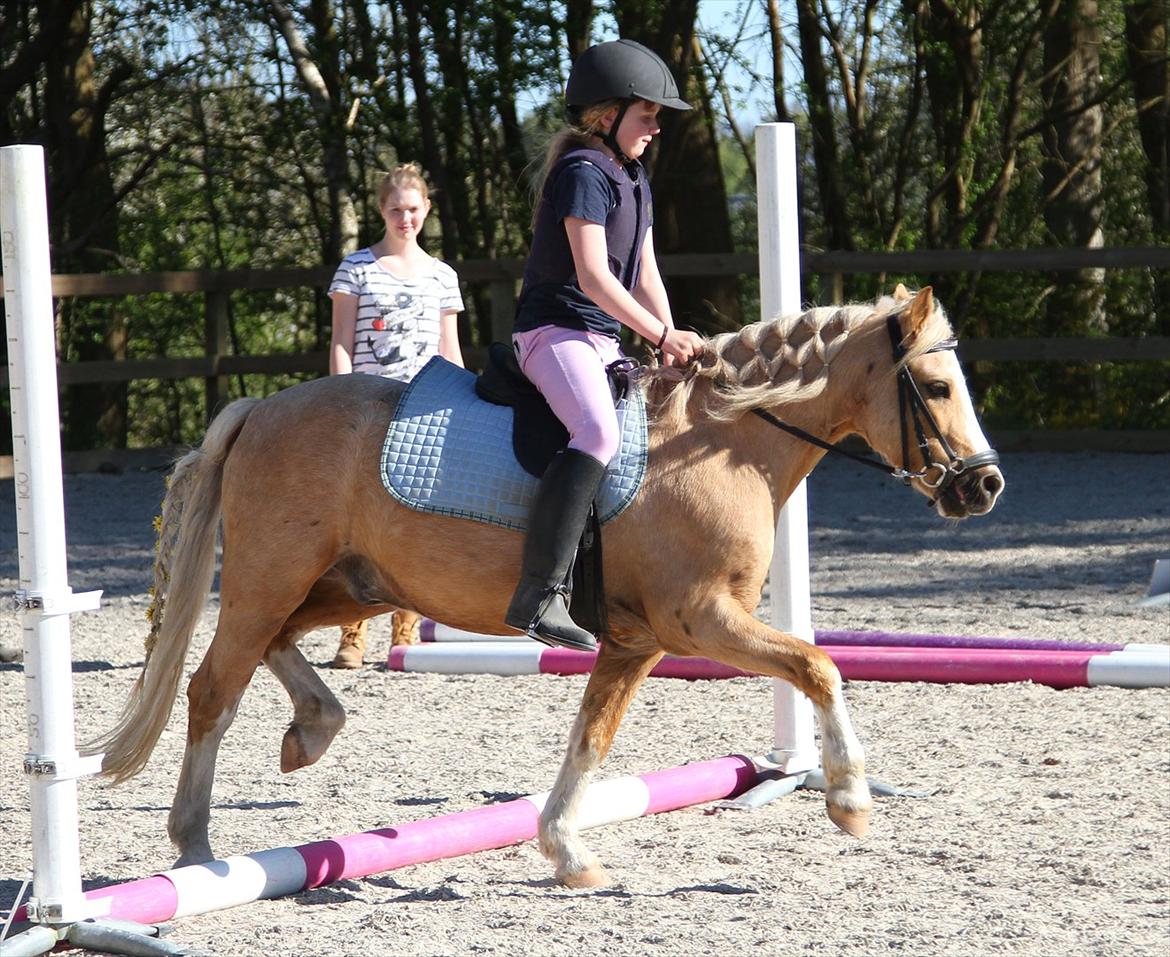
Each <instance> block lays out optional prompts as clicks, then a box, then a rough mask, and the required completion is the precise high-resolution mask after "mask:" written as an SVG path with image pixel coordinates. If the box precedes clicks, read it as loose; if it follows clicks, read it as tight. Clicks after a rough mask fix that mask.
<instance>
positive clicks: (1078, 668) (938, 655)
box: [387, 642, 1170, 688]
mask: <svg viewBox="0 0 1170 957" xmlns="http://www.w3.org/2000/svg"><path fill="white" fill-rule="evenodd" d="M822 647H824V649H825V651H826V652H828V654H829V656H830V657H831V658H832V659H833V662H834V663H835V664H836V665H837V667H838V669H839V670H840V671H841V676H842V677H843V678H845V679H846V680H852V681H921V682H929V683H934V684H1005V683H1011V682H1020V681H1031V682H1033V683H1035V684H1044V685H1048V686H1049V687H1052V688H1083V687H1095V686H1098V685H1111V686H1114V687H1119V688H1166V687H1170V646H1164V645H1154V646H1150V645H1141V646H1131V647H1126V648H1123V649H1121V650H1109V651H1097V650H1093V649H1092V648H1090V649H1088V650H1083V651H1082V650H1078V649H1075V648H1071V647H1068V646H1061V647H1057V648H1055V649H1051V650H1035V649H1031V648H947V647H944V648H931V647H918V648H913V647H907V648H898V647H892V648H885V647H877V648H861V647H846V646H839V645H824V646H822ZM596 659H597V655H596V653H594V652H583V651H573V650H571V649H568V648H546V647H545V646H544V645H540V644H536V643H535V642H528V643H527V644H518V643H513V642H507V643H504V642H500V643H499V644H490V643H475V642H464V643H459V642H451V643H446V644H429V645H422V644H420V645H399V646H396V647H393V648H391V649H390V656H389V659H388V660H387V667H388V668H390V670H392V671H414V672H430V673H434V674H492V675H535V674H552V675H579V674H587V673H589V672H590V671H591V670H592V669H593V663H594V661H596ZM650 674H651V676H652V677H659V678H685V679H690V680H704V679H707V680H710V679H722V678H743V677H758V676H754V675H752V674H751V673H749V672H746V671H741V670H740V669H738V668H733V667H731V666H730V665H725V664H722V663H721V662H718V661H712V660H710V659H709V658H680V657H674V656H667V657H665V658H663V659H662V660H661V661H660V662H659V663H658V664H657V665H656V666H655V667H654V670H653V671H651V672H650Z"/></svg>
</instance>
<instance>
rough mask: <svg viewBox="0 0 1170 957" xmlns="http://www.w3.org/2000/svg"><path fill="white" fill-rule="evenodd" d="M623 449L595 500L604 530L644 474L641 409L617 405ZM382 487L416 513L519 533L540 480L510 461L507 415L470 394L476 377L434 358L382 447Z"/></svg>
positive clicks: (632, 393) (632, 394)
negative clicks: (483, 524) (493, 526)
mask: <svg viewBox="0 0 1170 957" xmlns="http://www.w3.org/2000/svg"><path fill="white" fill-rule="evenodd" d="M617 412H618V422H619V424H620V426H621V433H622V439H621V445H620V447H619V448H618V451H617V454H616V455H615V456H614V457H613V461H612V462H610V463H609V470H608V471H607V472H606V475H605V479H604V480H603V482H602V485H601V490H600V491H599V492H598V495H597V502H598V514H599V516H600V518H601V521H602V522H608V521H609V520H610V519H612V518H616V517H617V516H618V515H620V514H621V513H622V512H623V511H625V509H626V508H627V507H628V506H629V504H630V502H632V501H633V500H634V496H635V495H636V494H637V492H638V488H639V486H641V484H642V478H643V477H644V475H645V474H646V403H645V400H644V399H643V397H642V393H641V391H640V390H638V389H637V388H631V389H630V390H629V393H628V395H627V397H626V398H625V399H623V400H622V401H621V402H620V403H619V405H618V410H617ZM381 467H382V484H383V485H385V486H386V490H387V491H388V492H389V493H390V494H391V495H392V496H393V497H394V499H395V500H397V501H399V502H401V503H402V504H403V505H406V506H408V507H409V508H413V509H415V510H416V511H419V512H432V513H434V514H436V515H449V516H453V517H455V518H467V519H471V520H472V521H476V522H485V523H487V524H489V525H500V526H503V527H504V528H514V529H518V530H520V531H524V530H525V529H527V528H528V510H529V508H530V506H531V504H532V497H533V495H535V494H536V486H537V482H538V480H537V479H536V478H534V477H533V476H531V475H529V474H528V473H527V472H525V471H524V469H523V468H521V467H520V463H519V462H517V461H516V457H515V455H513V453H512V409H511V407H510V406H505V405H493V404H492V403H490V402H484V401H483V400H482V399H480V398H479V397H478V396H477V395H476V394H475V376H474V375H473V374H472V373H470V372H468V371H467V370H466V369H461V368H460V367H459V366H457V365H453V364H452V363H450V362H447V361H446V360H445V359H443V358H441V357H439V356H436V357H434V358H433V359H431V360H430V362H428V363H427V364H426V365H425V366H424V367H423V370H422V371H421V372H420V373H419V374H418V375H417V376H415V377H414V379H412V380H411V382H410V384H409V385H408V386H407V387H406V390H405V391H404V392H403V394H402V398H401V399H400V400H399V403H398V410H397V411H396V412H395V414H394V418H393V420H392V421H391V422H390V427H389V428H388V429H387V430H386V441H385V442H384V443H383V445H382V466H381Z"/></svg>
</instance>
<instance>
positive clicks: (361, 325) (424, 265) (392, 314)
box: [329, 163, 463, 668]
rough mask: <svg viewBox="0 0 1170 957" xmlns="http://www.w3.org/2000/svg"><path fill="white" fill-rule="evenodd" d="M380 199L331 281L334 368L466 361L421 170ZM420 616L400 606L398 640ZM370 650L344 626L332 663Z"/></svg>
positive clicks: (396, 172)
mask: <svg viewBox="0 0 1170 957" xmlns="http://www.w3.org/2000/svg"><path fill="white" fill-rule="evenodd" d="M377 198H378V210H379V211H380V212H381V214H382V219H383V220H384V221H385V223H386V231H385V233H384V234H383V236H382V238H381V239H380V240H379V241H378V242H376V243H374V244H373V245H372V246H369V247H367V248H365V249H359V250H358V251H357V252H356V253H353V254H352V255H350V256H347V257H346V258H345V259H344V260H342V263H341V265H340V266H338V267H337V272H336V273H335V274H334V276H333V282H332V283H331V284H330V286H329V295H330V297H331V298H332V300H333V336H332V340H331V342H330V344H329V371H330V373H332V374H334V375H337V374H341V373H346V372H365V373H368V374H371V375H380V376H386V377H388V378H392V379H399V380H401V381H403V382H407V381H409V380H410V379H412V378H413V377H414V376H415V375H417V374H418V372H419V370H421V369H422V367H423V366H424V365H426V364H427V362H428V360H429V359H430V358H431V357H432V356H434V355H441V356H442V357H443V358H444V359H447V360H448V361H450V362H454V363H455V364H456V365H459V366H462V365H463V354H462V352H461V351H460V348H459V332H458V327H457V325H456V316H457V315H458V314H459V313H460V312H461V311H462V310H463V298H462V296H460V294H459V280H458V277H457V276H456V275H455V270H454V269H452V268H451V267H450V266H448V265H447V264H446V263H445V262H442V261H440V260H438V259H434V258H433V257H431V256H428V255H427V254H426V253H425V252H424V251H423V249H422V247H421V246H419V244H418V237H419V234H420V233H421V232H422V228H423V224H424V223H425V222H426V218H427V213H429V212H430V209H431V201H430V198H429V196H428V191H427V183H426V180H425V179H424V178H423V174H422V169H421V168H420V167H419V166H418V164H416V163H400V164H399V165H398V166H396V167H395V168H394V169H393V170H392V171H391V172H389V173H387V174H386V175H385V176H383V177H382V180H381V182H380V183H379V184H378V194H377ZM417 621H418V617H417V616H416V615H414V614H413V613H407V612H402V611H399V612H395V614H394V639H393V640H394V643H395V644H400V643H403V642H408V641H410V640H411V636H412V634H413V631H414V629H415V627H416V625H417ZM365 648H366V623H365V622H364V621H361V622H356V623H354V624H352V625H345V626H343V627H342V630H341V643H340V645H339V646H338V649H337V655H336V656H335V657H334V659H333V667H335V668H359V667H361V664H362V656H363V654H364V653H365Z"/></svg>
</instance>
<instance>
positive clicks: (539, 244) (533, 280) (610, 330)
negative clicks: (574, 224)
mask: <svg viewBox="0 0 1170 957" xmlns="http://www.w3.org/2000/svg"><path fill="white" fill-rule="evenodd" d="M582 153H584V154H586V155H584V156H582V155H580V154H582ZM567 158H568V162H566V163H565V165H563V166H561V167H560V168H559V169H557V170H554V173H555V178H554V179H553V180H551V181H550V182H549V183H547V184H546V185H545V189H544V191H543V195H542V196H541V200H540V202H541V206H542V208H541V209H540V211H539V213H538V215H537V221H536V229H535V232H534V235H533V238H532V252H531V254H530V256H529V258H528V262H527V264H526V266H525V269H524V286H523V289H522V290H521V293H520V302H519V306H518V307H517V312H516V322H515V325H514V327H513V331H515V332H528V331H530V330H532V329H536V328H539V327H540V326H546V325H558V326H564V327H567V328H570V329H584V330H588V331H590V332H600V333H602V334H603V335H608V336H611V337H613V338H614V339H616V338H618V334H619V332H620V330H621V324H620V323H619V322H618V321H617V319H615V318H614V317H613V316H611V315H609V314H608V313H607V312H605V311H604V310H603V309H602V308H601V307H600V306H598V305H597V304H596V303H594V302H593V300H591V299H590V298H589V297H588V296H586V295H585V293H584V292H582V291H581V286H580V283H579V282H578V280H577V273H576V267H575V264H574V262H573V252H572V249H571V247H570V245H569V237H568V234H567V233H566V231H565V226H564V221H565V219H566V217H569V216H572V217H574V218H577V219H583V220H585V221H587V222H591V223H598V224H600V225H602V226H605V227H606V240H607V247H608V254H609V267H610V271H611V272H612V273H613V274H614V275H615V276H616V277H617V278H618V279H619V281H621V283H622V285H623V286H625V287H626V288H627V289H633V287H634V285H635V284H636V283H637V279H638V273H639V271H640V269H639V267H640V265H641V263H640V257H641V247H642V240H643V239H644V238H645V235H646V230H647V229H648V228H649V225H650V219H651V212H650V191H649V188H648V185H647V183H646V176H645V171H644V170H643V169H642V167H641V166H640V165H634V164H632V167H633V175H631V171H630V169H629V168H623V167H621V166H620V165H619V164H618V163H616V162H615V161H614V160H612V159H610V158H609V157H607V156H606V155H605V154H604V153H601V152H600V151H597V150H578V151H573V154H571V156H570V154H567ZM603 166H604V167H606V168H604V169H603ZM607 173H608V175H607ZM615 179H617V180H618V182H615V181H614V180H615ZM619 235H620V236H621V237H622V240H621V241H620V242H619V241H615V238H614V237H616V236H619ZM622 243H624V245H627V246H629V248H614V246H615V245H620V244H622Z"/></svg>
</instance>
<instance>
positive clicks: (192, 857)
mask: <svg viewBox="0 0 1170 957" xmlns="http://www.w3.org/2000/svg"><path fill="white" fill-rule="evenodd" d="M214 860H215V855H214V854H212V853H211V848H210V847H202V848H199V849H198V850H190V851H184V852H183V853H182V854H180V855H179V859H178V860H177V861H175V863H174V865H173V866H172V870H173V869H174V868H176V867H190V866H191V865H192V864H206V863H207V862H208V861H214Z"/></svg>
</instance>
